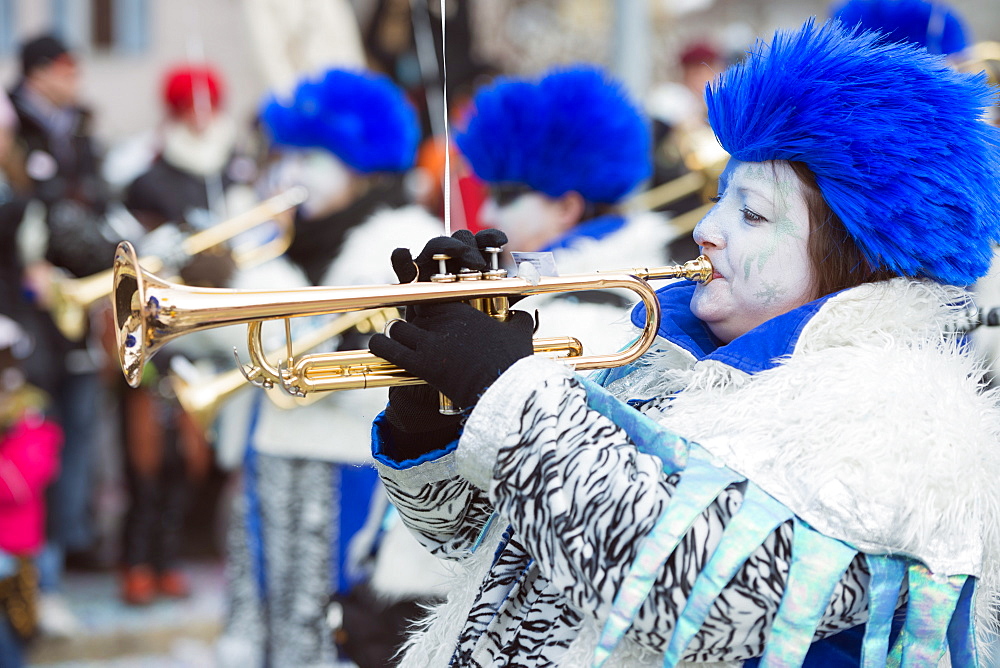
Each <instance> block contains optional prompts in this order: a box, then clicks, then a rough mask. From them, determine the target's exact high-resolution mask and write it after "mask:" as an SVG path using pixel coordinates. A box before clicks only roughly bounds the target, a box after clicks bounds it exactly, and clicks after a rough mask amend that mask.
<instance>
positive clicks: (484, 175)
mask: <svg viewBox="0 0 1000 668" xmlns="http://www.w3.org/2000/svg"><path fill="white" fill-rule="evenodd" d="M472 106H473V110H472V114H471V116H470V117H469V118H468V119H467V126H466V129H465V130H464V131H463V132H461V133H459V134H458V136H457V137H456V143H457V144H458V147H459V148H460V149H461V151H462V154H463V155H464V156H465V158H466V159H467V160H468V162H469V164H470V166H471V167H472V170H473V171H474V172H475V173H476V176H478V177H479V178H481V179H482V180H484V181H486V182H487V183H517V184H524V185H527V186H529V187H530V188H531V189H533V190H536V191H539V192H542V193H545V194H546V195H548V196H550V197H561V196H562V195H565V194H566V193H568V192H570V191H575V192H577V193H579V194H580V195H581V196H583V198H584V199H585V200H587V201H588V202H593V203H603V204H613V203H615V202H618V201H619V200H621V199H622V198H624V197H625V196H626V195H628V194H629V193H630V192H632V191H633V190H634V189H635V188H636V186H637V185H639V183H641V182H642V181H643V180H645V179H646V178H648V177H649V176H650V174H651V173H652V138H651V136H650V130H649V124H648V122H647V120H646V119H645V118H644V117H643V115H642V113H641V112H640V110H639V107H638V106H637V105H636V104H635V103H634V102H633V101H632V100H630V99H629V97H628V95H627V94H626V92H625V90H624V88H623V87H622V86H621V85H620V84H619V83H617V82H615V81H613V80H612V79H611V78H610V77H609V76H608V75H607V74H606V73H605V72H603V71H602V70H600V69H599V68H597V67H594V66H583V65H581V66H575V67H571V68H562V69H555V70H552V71H550V72H549V73H547V74H545V75H544V76H543V77H541V78H540V79H538V80H528V79H513V78H505V77H501V78H498V79H497V80H496V81H495V82H494V83H493V84H492V85H490V86H488V87H486V88H483V89H481V90H480V91H479V92H478V93H477V94H476V95H475V97H474V99H473V105H472Z"/></svg>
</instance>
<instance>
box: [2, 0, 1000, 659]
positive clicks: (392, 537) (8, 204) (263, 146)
mask: <svg viewBox="0 0 1000 668" xmlns="http://www.w3.org/2000/svg"><path fill="white" fill-rule="evenodd" d="M256 4H257V5H258V11H257V12H255V13H254V14H253V15H252V19H253V20H252V21H251V22H250V27H251V37H252V38H253V39H255V40H261V41H262V42H266V43H267V44H268V45H269V48H268V49H262V52H266V53H268V54H269V55H270V57H269V58H267V59H265V62H266V67H265V68H264V69H266V71H265V73H264V74H265V77H266V78H267V80H268V82H269V84H270V87H271V92H270V94H269V95H268V96H267V97H266V99H264V100H262V101H261V104H260V106H259V109H258V113H257V114H255V115H254V117H253V118H250V119H247V118H237V117H235V116H234V115H233V114H232V113H231V112H230V111H229V109H228V108H227V95H228V90H227V80H226V75H225V72H222V71H220V70H219V69H218V68H217V67H216V66H214V65H213V64H212V63H204V62H187V63H182V64H177V65H176V66H173V67H170V68H167V69H166V70H165V71H163V72H162V73H161V74H160V76H161V85H160V91H161V99H160V102H161V109H162V112H161V114H160V116H159V117H158V118H151V119H149V121H148V123H149V131H148V132H145V133H143V134H142V135H141V136H139V137H135V138H133V139H131V140H129V141H126V142H122V143H120V144H119V145H117V146H115V147H110V148H109V147H102V146H100V145H99V144H98V142H97V140H96V139H95V137H94V136H93V134H92V131H91V128H92V118H91V113H90V111H89V110H88V108H87V106H86V100H84V99H82V95H81V88H80V79H81V72H82V70H83V69H84V68H86V67H87V62H86V60H85V58H83V57H81V55H80V54H78V53H75V52H74V51H73V50H72V49H71V48H69V47H68V46H67V44H66V43H65V42H64V41H63V40H62V38H61V36H59V35H57V34H43V35H34V36H25V38H24V40H23V43H22V44H21V46H20V51H19V59H20V60H19V67H20V71H19V74H18V77H17V80H16V81H13V82H5V83H7V84H8V85H9V88H8V94H6V95H3V96H0V170H2V174H0V175H2V181H0V253H2V254H3V257H2V258H0V665H2V666H17V665H21V664H22V663H23V661H24V651H25V649H26V648H27V647H28V646H29V644H30V643H31V642H32V641H33V640H36V639H37V638H39V637H41V636H44V635H54V636H59V635H72V634H74V633H78V632H79V630H80V628H81V624H82V622H81V620H79V619H77V618H76V617H75V616H74V614H73V612H72V610H70V608H69V607H68V606H67V605H66V601H65V599H64V598H63V597H62V595H61V591H62V581H63V577H64V575H65V573H66V571H67V568H81V567H86V568H102V569H109V570H113V571H114V572H115V573H116V577H118V579H119V583H120V589H119V591H120V597H121V601H122V603H123V604H127V605H133V606H143V605H148V604H150V603H152V602H153V601H155V600H156V599H157V598H159V597H185V596H188V595H189V594H190V583H189V581H188V578H187V577H186V575H185V570H184V565H183V564H184V559H186V558H191V557H192V555H196V554H206V553H207V554H210V555H215V556H221V557H222V558H223V559H224V560H225V564H226V569H227V570H226V572H227V585H226V591H227V594H226V598H227V619H226V622H225V629H224V632H223V635H222V637H221V638H220V640H219V643H218V652H217V654H218V657H219V663H220V665H238V664H239V665H242V666H249V665H260V666H263V665H273V666H301V665H311V666H321V665H338V664H342V665H351V664H352V663H353V664H357V665H359V666H380V665H386V661H388V660H389V659H388V657H390V656H391V655H392V653H393V652H395V650H396V649H397V648H398V647H399V645H400V643H401V639H402V636H403V633H404V629H405V628H406V627H407V625H408V624H409V623H410V622H411V621H412V620H413V619H415V618H416V617H417V616H418V615H419V611H420V606H421V604H423V603H426V602H429V601H433V600H435V599H438V598H441V597H442V596H444V595H445V591H444V590H443V588H442V587H443V586H444V585H443V584H442V583H443V582H444V581H445V575H446V574H447V568H446V567H445V566H444V565H442V564H440V563H437V561H436V559H435V558H433V557H431V556H430V555H429V554H427V553H425V552H424V551H423V550H422V549H421V548H420V546H419V545H418V544H417V542H416V541H415V539H414V538H413V537H412V536H410V535H409V534H408V533H407V532H406V530H405V529H402V528H400V527H401V525H400V524H399V523H398V522H397V521H395V518H394V514H393V509H392V507H391V506H390V505H389V504H388V502H387V500H386V498H385V495H384V493H383V492H382V490H381V489H380V485H379V482H378V476H377V475H376V473H375V470H374V468H373V467H372V466H371V461H370V459H371V455H370V452H369V432H370V425H371V422H372V419H373V418H374V417H375V416H376V415H377V414H378V413H379V412H380V411H381V410H382V409H383V408H384V406H385V400H386V391H385V390H384V389H381V390H363V391H358V392H343V393H336V394H334V395H323V396H319V395H317V396H319V400H316V399H317V396H312V397H309V398H307V399H305V400H299V399H294V398H292V397H288V396H286V395H284V394H282V393H281V392H280V389H278V388H275V389H272V390H269V391H267V392H265V391H263V390H259V389H252V390H251V389H246V390H245V391H244V389H243V388H250V387H251V386H250V384H249V383H245V382H244V381H243V380H242V376H239V377H237V376H236V375H235V374H236V373H238V372H236V371H235V370H234V369H235V366H234V363H233V359H232V348H233V346H234V345H235V346H236V347H237V348H238V349H239V351H240V355H241V356H243V355H244V351H245V348H246V333H245V329H244V328H243V327H242V326H241V327H226V328H220V329H218V330H209V331H205V332H198V333H195V334H192V335H191V336H183V337H180V338H178V339H177V340H176V341H173V342H171V343H169V344H168V345H166V346H165V348H164V350H162V351H161V352H159V353H158V354H157V355H156V357H155V358H153V359H152V360H151V361H150V362H149V363H147V364H146V365H145V367H144V368H143V369H142V370H141V374H140V377H139V378H138V381H137V384H138V387H135V388H133V387H129V386H128V385H127V384H126V382H125V379H124V378H123V375H122V373H121V371H120V369H119V366H118V352H119V351H118V346H119V345H120V344H119V343H118V342H117V341H116V338H115V332H116V329H117V328H118V327H120V326H121V324H122V323H121V322H115V321H114V318H113V316H112V310H111V303H110V301H111V300H110V297H111V292H112V278H111V274H110V271H109V268H110V267H111V265H112V260H113V258H114V257H115V254H116V246H117V245H118V244H119V242H121V241H128V242H130V243H131V244H132V245H133V246H134V247H135V249H136V252H137V254H138V256H140V257H141V258H143V261H142V264H143V266H145V267H146V268H147V269H149V270H150V271H152V272H154V273H155V274H156V275H158V276H161V277H163V278H169V279H170V280H171V281H174V282H177V283H182V284H184V285H186V286H189V287H191V288H192V289H198V288H240V289H256V290H259V289H285V290H288V291H289V292H293V291H296V290H299V289H301V288H306V287H309V286H320V285H326V286H333V285H335V286H347V285H360V284H388V283H395V282H398V281H399V280H400V277H399V276H398V275H397V274H398V272H394V271H393V267H392V266H391V264H390V261H389V259H390V254H391V252H392V250H393V249H394V248H396V247H407V248H412V249H414V251H416V249H418V248H420V247H422V246H423V244H424V242H425V241H426V240H427V239H429V238H430V237H433V236H435V235H438V234H442V233H443V231H444V226H443V222H444V218H445V216H446V215H447V217H448V222H449V224H450V227H451V230H456V229H468V230H469V231H470V232H471V233H477V232H481V231H482V230H484V229H499V230H501V231H502V232H503V233H504V235H505V236H506V238H507V240H508V246H507V249H508V250H510V251H516V252H517V253H518V254H517V255H512V254H510V253H504V254H503V255H502V256H501V258H500V263H501V265H502V266H504V267H506V268H507V269H509V270H510V271H517V270H518V265H519V264H520V263H521V262H523V261H528V262H529V263H532V264H533V265H535V266H538V267H542V271H543V272H544V271H545V269H544V267H545V266H546V263H547V262H549V261H550V260H551V258H554V262H555V264H556V265H557V266H558V267H559V269H560V270H561V271H563V272H567V273H568V272H577V271H593V270H596V269H600V268H616V267H621V266H638V264H639V262H640V259H641V261H642V262H644V263H646V264H647V265H649V266H654V265H662V264H667V263H671V262H676V261H684V260H688V259H691V258H694V257H695V256H696V255H697V247H696V246H695V245H694V243H693V242H692V241H691V239H690V231H691V229H692V228H693V227H694V225H695V223H697V221H698V219H699V218H700V217H701V215H702V214H703V213H704V211H705V210H706V208H707V207H708V206H710V205H711V203H710V201H709V200H710V197H712V196H714V195H715V192H714V188H715V186H714V182H715V179H716V177H717V176H718V173H719V172H720V171H721V170H722V167H723V166H724V164H725V161H726V158H727V155H726V154H725V153H724V152H723V151H722V149H721V148H720V147H719V146H718V143H717V142H716V141H715V139H714V136H713V135H712V132H711V130H710V129H709V127H708V125H707V122H706V118H705V115H706V108H705V104H704V100H703V93H704V88H705V85H706V83H707V82H708V81H710V80H711V79H712V77H714V76H715V75H716V74H717V73H719V72H720V71H722V70H723V69H724V68H725V67H726V66H727V65H728V64H729V63H731V62H732V61H733V60H734V59H735V58H737V57H738V53H734V52H732V49H731V48H730V46H731V45H727V46H726V47H724V46H722V45H720V44H719V43H718V42H716V41H714V39H713V37H714V36H713V35H710V34H706V35H692V36H691V39H690V40H689V42H688V43H687V44H685V45H684V46H683V48H682V49H681V50H680V52H679V53H678V59H677V63H676V72H677V73H678V76H677V78H676V80H675V81H664V82H660V83H659V84H658V85H656V86H654V87H653V88H652V89H651V91H650V93H649V94H648V95H647V96H646V98H645V99H643V100H636V99H632V97H631V96H630V94H629V93H628V92H626V90H625V88H624V87H623V86H622V85H621V84H620V83H618V82H616V81H615V80H614V78H613V77H612V76H611V75H610V74H609V73H608V72H607V71H606V70H604V69H602V68H601V67H599V66H597V65H594V64H585V63H577V64H573V65H568V66H563V67H557V68H554V69H551V70H549V71H546V72H538V73H536V74H535V75H532V76H527V77H513V76H510V75H507V74H506V73H505V72H504V71H503V69H504V68H503V64H501V63H499V62H494V63H491V62H482V61H481V60H480V59H478V58H476V57H473V56H472V55H471V53H472V49H471V44H472V42H473V40H474V35H473V34H472V30H471V28H470V22H469V16H468V11H467V8H468V4H467V3H462V2H458V3H450V4H449V5H448V6H449V7H451V9H449V10H448V12H447V13H446V16H445V17H444V19H445V20H446V22H447V35H448V39H447V45H446V46H447V48H446V49H445V53H446V55H447V59H448V61H447V65H448V79H447V82H446V83H447V98H446V99H447V101H448V103H449V105H448V109H447V110H445V109H444V107H443V104H442V102H443V100H444V99H445V97H444V95H443V92H444V91H443V88H444V86H442V82H443V79H442V76H441V72H442V70H443V68H442V62H441V52H442V49H441V39H440V34H439V33H438V32H437V27H439V26H440V24H441V20H442V17H441V16H440V11H441V10H440V7H438V6H437V3H428V4H429V5H433V6H432V7H430V8H429V9H428V8H426V7H425V8H424V9H423V10H421V11H422V13H419V12H418V13H417V14H413V13H411V5H412V6H414V7H416V6H419V3H406V2H404V3H394V2H388V1H381V2H379V3H378V6H377V8H376V9H375V11H374V12H373V15H372V16H371V17H370V18H369V20H368V22H367V24H366V25H365V26H363V27H362V26H361V25H359V22H358V20H357V19H356V18H355V17H354V16H353V14H352V13H351V10H350V6H349V5H348V4H347V3H334V2H331V3H328V5H327V6H326V9H324V10H323V11H328V12H329V15H327V16H321V15H315V16H312V17H311V18H312V19H313V21H312V23H313V26H312V28H311V30H309V31H307V32H305V33H303V32H301V31H299V32H296V30H295V29H294V27H295V26H301V25H302V23H301V22H299V21H296V20H295V19H296V17H295V16H294V14H295V12H297V11H300V8H302V11H305V9H304V8H305V7H306V6H307V5H308V6H314V4H310V3H283V2H271V3H268V2H259V3H256ZM320 14H322V12H320ZM286 28H287V30H286ZM283 30H285V33H284V34H282V31H283ZM324 30H327V31H334V32H335V35H336V37H337V38H336V39H333V38H331V37H330V32H324ZM971 42H972V40H971V36H970V35H967V34H966V33H965V32H963V29H962V26H961V25H960V24H959V23H958V22H957V20H956V23H955V24H954V25H953V24H951V23H948V25H947V30H945V31H944V32H943V38H942V40H941V43H940V44H939V47H938V52H939V53H951V54H954V56H953V58H954V60H953V62H954V63H955V64H956V66H961V67H975V68H979V69H984V68H985V69H987V70H988V71H989V72H990V75H991V76H992V77H994V81H996V77H997V76H998V74H1000V70H998V67H1000V65H998V63H1000V53H998V52H997V51H994V52H992V53H990V52H989V51H988V50H987V48H986V47H985V46H983V45H976V47H977V48H979V49H980V51H978V52H977V53H981V54H982V55H980V56H976V58H978V59H979V60H978V61H975V62H973V59H972V58H970V56H969V54H970V53H972V51H971V50H970V49H971V47H972V44H971ZM428 53H430V54H431V58H430V59H428V58H427V54H428ZM428 60H430V62H428ZM445 114H446V115H447V118H448V123H449V125H450V130H451V132H452V135H451V136H450V139H451V140H450V141H448V142H446V141H445V134H444V125H445V118H444V115H445ZM470 119H471V120H470ZM993 120H994V122H998V121H1000V119H997V118H994V119H993ZM456 134H457V138H456V137H455V135H456ZM446 164H447V165H448V170H446V169H445V165H446ZM298 187H304V188H305V191H300V190H297V188H298ZM299 192H305V193H306V194H305V195H304V196H303V197H301V198H299V199H296V197H298V196H297V193H299ZM279 196H280V197H285V198H286V199H285V200H280V202H283V203H280V204H279V205H275V204H274V202H275V201H276V200H274V199H273V198H275V197H279ZM446 196H447V197H449V198H450V199H449V200H448V201H446V199H445V198H446ZM268 202H271V203H272V204H271V206H270V207H268V206H267V203H268ZM261 203H264V204H263V205H262V204H261ZM275 207H277V208H275ZM235 218H242V219H245V220H247V221H249V222H248V223H247V224H246V225H245V226H243V227H241V228H240V229H238V230H237V231H235V232H233V233H230V234H227V235H226V236H225V237H224V238H222V239H221V240H218V241H216V242H215V243H212V244H210V245H207V247H205V248H201V247H200V246H202V245H206V242H205V240H206V239H207V238H208V236H207V234H208V231H210V230H213V229H215V230H217V229H219V225H220V224H221V223H223V222H225V221H232V220H233V219H235ZM484 238H485V237H484ZM194 248H197V249H198V251H197V252H195V251H194V250H192V249H194ZM626 257H627V258H630V259H628V260H626V259H624V258H626ZM626 263H628V264H626ZM127 306H128V305H119V307H121V308H124V307H127ZM536 306H537V307H538V308H539V310H540V312H541V313H542V317H541V320H540V323H539V328H540V330H542V331H547V332H550V333H553V334H555V333H557V332H558V333H562V334H565V333H566V332H561V331H558V328H559V327H561V326H563V325H565V324H566V323H572V322H577V323H579V324H580V326H581V327H582V329H583V335H582V336H581V338H582V339H583V341H584V345H585V347H587V348H591V347H593V348H600V347H601V346H604V345H609V344H611V341H612V337H611V336H609V335H608V329H607V328H606V327H605V325H606V324H607V323H612V322H615V321H616V320H623V319H624V318H625V317H626V314H627V312H628V310H627V309H628V306H629V304H628V301H627V300H625V299H623V298H622V297H621V296H619V295H614V294H613V295H611V296H610V297H609V296H601V295H594V296H588V295H581V296H576V297H573V298H571V299H570V298H558V299H555V298H548V299H547V300H539V302H538V304H536ZM547 314H548V315H547ZM205 317H209V316H205ZM391 317H392V314H391V313H390V314H388V315H387V314H385V313H378V314H374V315H372V316H371V317H370V318H369V319H367V320H363V321H361V322H360V323H355V324H353V325H351V326H339V327H338V325H337V319H336V318H331V317H317V318H310V319H296V320H295V321H294V322H292V324H291V326H290V327H289V330H290V331H291V333H292V335H293V337H298V338H297V339H296V338H293V340H299V341H301V337H306V336H309V335H316V336H315V338H316V339H318V340H321V341H322V343H319V344H316V345H314V346H313V347H312V348H311V351H315V352H323V351H333V350H357V349H364V348H365V346H366V338H367V336H368V335H369V334H370V332H372V331H373V330H374V329H378V328H381V327H382V326H383V325H384V324H385V321H386V320H387V319H388V318H391ZM602 323H604V324H602ZM272 325H273V326H272ZM317 332H319V333H318V334H317ZM261 336H262V341H263V347H264V349H265V350H268V351H270V350H279V351H280V350H283V348H284V345H285V331H284V329H283V328H282V327H281V326H280V324H275V323H269V324H267V325H266V326H265V327H264V328H263V333H262V335H261ZM296 345H299V344H296ZM296 352H297V353H301V352H305V351H304V350H298V349H297V350H296ZM595 352H597V351H596V350H595ZM282 355H285V353H279V354H277V355H276V356H275V357H274V358H272V360H271V361H272V362H276V359H277V357H281V356H282ZM195 390H203V391H205V392H207V393H208V395H209V398H208V399H204V398H202V397H200V396H199V397H196V396H195ZM194 401H201V402H202V403H200V404H198V405H193V404H192V402H194ZM434 428H435V426H434V425H429V426H428V429H429V430H433V429H434ZM192 527H195V528H192ZM206 527H207V528H206ZM206 536H207V537H208V542H209V543H210V546H209V547H208V548H207V549H205V548H204V546H201V547H198V546H193V545H191V542H192V541H193V540H204V538H205V537H206Z"/></svg>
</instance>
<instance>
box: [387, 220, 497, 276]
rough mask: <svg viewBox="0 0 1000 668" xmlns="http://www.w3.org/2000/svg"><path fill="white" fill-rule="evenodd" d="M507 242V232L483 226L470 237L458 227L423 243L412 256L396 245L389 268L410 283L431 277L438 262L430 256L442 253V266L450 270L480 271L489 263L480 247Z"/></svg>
mask: <svg viewBox="0 0 1000 668" xmlns="http://www.w3.org/2000/svg"><path fill="white" fill-rule="evenodd" d="M506 243H507V235H506V234H504V233H503V232H501V231H500V230H494V229H487V230H482V231H480V232H478V233H477V234H476V235H475V236H472V232H470V231H469V230H458V231H456V232H455V233H454V234H452V235H451V236H450V237H434V238H433V239H431V240H430V241H428V242H427V244H426V245H425V246H424V248H423V250H421V251H420V254H419V255H417V257H416V259H414V258H413V257H412V256H411V255H410V249H409V248H397V249H396V250H394V251H392V256H391V260H392V270H393V271H395V272H396V278H398V279H399V282H400V283H411V282H412V281H413V279H414V278H417V276H418V272H419V279H418V280H420V281H429V280H431V275H433V274H436V273H438V271H439V267H440V265H439V264H438V261H437V260H433V259H431V258H432V257H433V256H434V255H437V254H439V253H443V254H445V255H448V256H450V257H451V258H452V259H451V260H448V261H447V262H446V263H445V265H446V266H447V268H448V271H449V272H451V273H458V270H459V269H462V268H468V269H475V270H477V271H482V270H484V269H488V268H489V262H488V261H487V259H486V255H485V253H484V252H483V249H485V248H489V247H491V246H493V247H500V246H503V245H504V244H506Z"/></svg>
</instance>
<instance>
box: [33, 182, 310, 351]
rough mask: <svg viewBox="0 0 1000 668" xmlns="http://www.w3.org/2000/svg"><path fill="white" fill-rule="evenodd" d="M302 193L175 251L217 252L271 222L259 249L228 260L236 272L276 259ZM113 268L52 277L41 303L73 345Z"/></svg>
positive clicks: (151, 262) (152, 266)
mask: <svg viewBox="0 0 1000 668" xmlns="http://www.w3.org/2000/svg"><path fill="white" fill-rule="evenodd" d="M306 194H307V193H306V190H305V188H302V187H295V188H290V189H288V190H286V191H285V192H282V193H280V194H278V195H275V196H274V197H271V198H269V199H266V200H264V201H263V202H261V203H260V204H258V205H257V206H255V207H253V208H252V209H250V210H248V211H246V212H244V213H242V214H240V215H238V216H234V217H233V218H230V219H229V220H226V221H223V222H221V223H219V224H218V225H215V226H213V227H211V228H209V229H206V230H202V231H201V232H196V233H194V234H191V235H190V236H188V237H187V238H186V239H184V241H183V243H182V247H181V252H182V253H183V255H184V256H186V257H193V256H195V255H198V254H200V253H205V252H208V251H212V250H214V249H218V248H220V247H222V246H223V245H224V244H227V243H229V242H231V241H232V240H233V239H234V238H236V237H238V236H239V235H241V234H243V233H245V232H248V231H250V230H252V229H254V228H256V227H259V226H261V225H264V224H267V223H270V222H274V223H276V224H277V234H275V235H274V236H273V237H271V238H270V239H269V240H268V241H266V242H265V243H263V244H260V245H253V246H250V247H243V248H234V249H232V251H231V254H232V259H233V262H234V264H235V265H236V267H237V268H240V269H246V268H250V267H253V266H256V265H259V264H261V263H263V262H266V261H267V260H269V259H272V258H275V257H278V256H279V255H281V254H282V253H283V252H285V250H286V249H287V248H288V246H289V245H290V244H291V242H292V235H293V233H294V226H293V221H292V215H293V212H294V209H295V207H297V206H298V205H300V204H302V202H304V201H305V199H306ZM141 262H142V265H143V266H144V267H146V268H147V269H149V270H150V271H153V272H156V271H160V270H161V269H162V268H163V266H164V265H163V260H162V259H161V258H159V257H155V256H148V257H143V258H142V260H141ZM112 274H113V270H112V269H108V270H106V271H102V272H99V273H97V274H93V275H91V276H85V277H83V278H68V277H65V276H63V275H60V276H58V277H56V278H55V279H54V280H53V281H52V283H51V284H50V285H49V287H48V295H47V301H48V304H49V311H50V314H51V316H52V320H53V322H54V323H55V325H56V327H58V328H59V331H60V332H61V333H62V335H63V336H65V337H66V338H67V339H69V340H71V341H79V340H80V339H81V338H83V336H84V334H85V332H86V331H87V318H88V314H89V312H90V310H91V309H92V308H93V307H94V305H95V304H97V303H98V302H100V301H101V300H103V299H105V298H107V297H108V296H109V295H110V294H111V289H112Z"/></svg>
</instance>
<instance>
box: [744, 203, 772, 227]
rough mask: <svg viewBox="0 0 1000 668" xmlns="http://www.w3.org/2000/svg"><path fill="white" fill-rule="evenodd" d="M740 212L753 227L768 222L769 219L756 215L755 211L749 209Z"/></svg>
mask: <svg viewBox="0 0 1000 668" xmlns="http://www.w3.org/2000/svg"><path fill="white" fill-rule="evenodd" d="M740 211H741V212H743V220H745V221H747V222H748V223H750V224H751V225H754V224H757V223H763V222H766V221H767V218H765V217H764V216H762V215H760V214H759V213H756V212H755V211H754V210H753V209H748V208H747V207H743V208H742V209H740Z"/></svg>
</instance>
